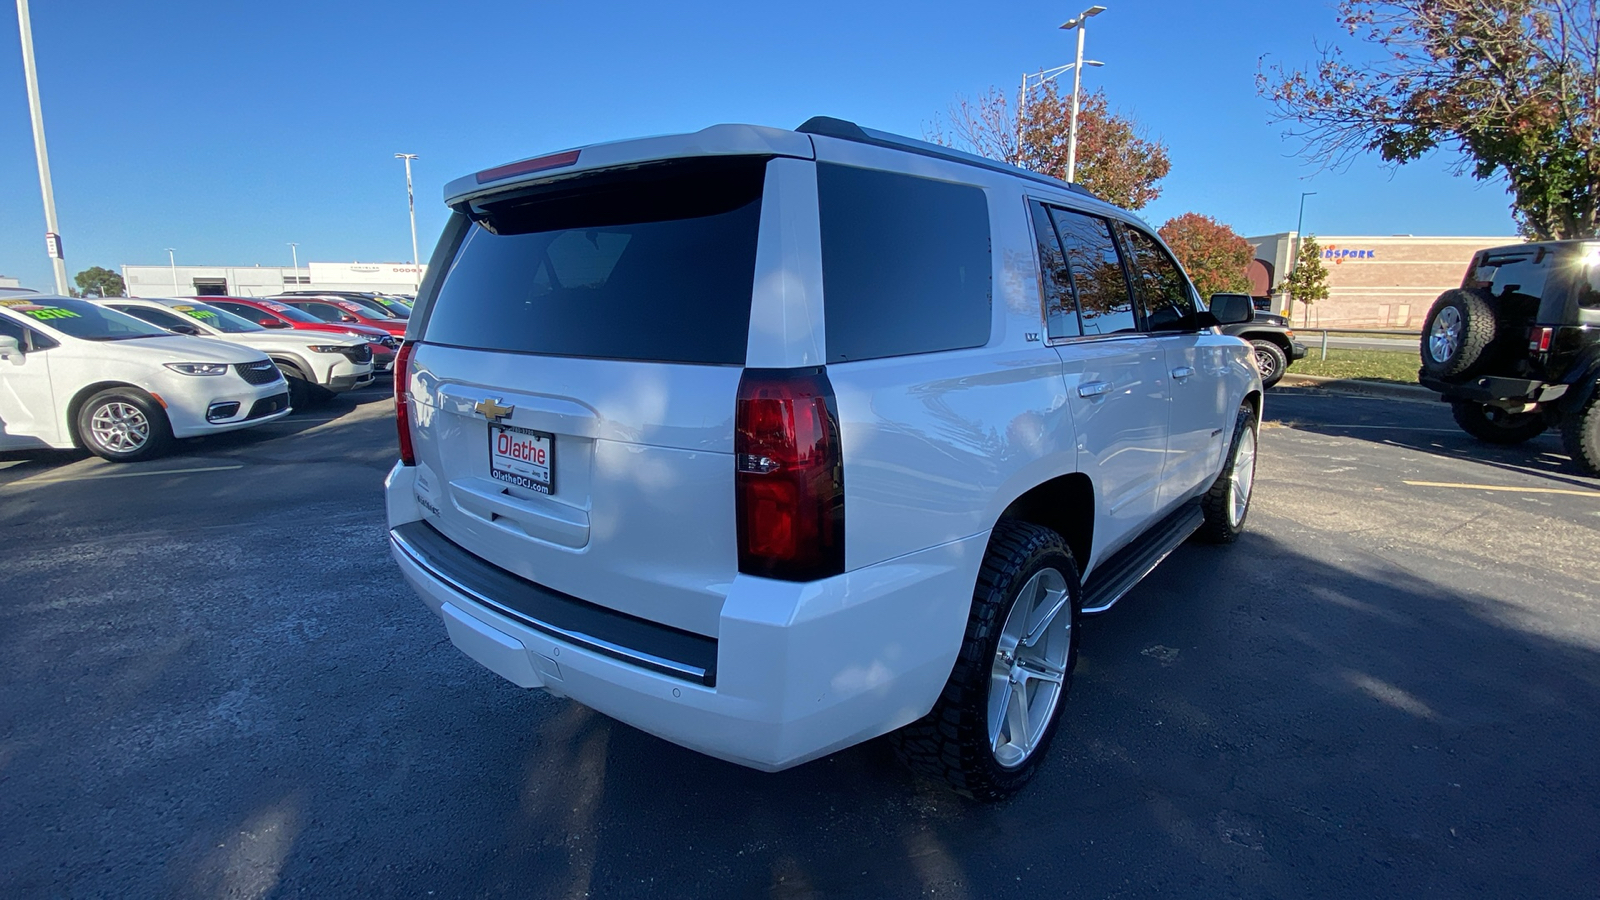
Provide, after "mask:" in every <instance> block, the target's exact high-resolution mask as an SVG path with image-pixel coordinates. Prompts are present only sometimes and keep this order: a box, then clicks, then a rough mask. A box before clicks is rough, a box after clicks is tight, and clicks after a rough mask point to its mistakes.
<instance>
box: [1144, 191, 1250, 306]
mask: <svg viewBox="0 0 1600 900" xmlns="http://www.w3.org/2000/svg"><path fill="white" fill-rule="evenodd" d="M1159 233H1160V235H1161V239H1162V240H1164V241H1166V242H1167V246H1168V247H1171V248H1172V252H1173V254H1174V255H1176V256H1177V257H1178V262H1179V263H1180V264H1181V265H1182V266H1183V270H1184V271H1185V272H1188V273H1189V279H1190V280H1191V281H1193V282H1194V286H1195V288H1196V289H1197V290H1199V291H1200V296H1202V297H1209V296H1211V295H1212V294H1216V293H1221V292H1223V291H1235V292H1239V293H1249V292H1250V279H1249V277H1248V276H1246V275H1245V270H1247V269H1248V268H1249V267H1250V261H1251V260H1253V259H1255V258H1256V248H1255V247H1253V246H1251V245H1250V242H1249V241H1247V240H1245V239H1244V238H1242V237H1240V236H1239V235H1238V233H1237V232H1235V231H1234V230H1233V229H1232V228H1229V227H1228V226H1226V225H1224V224H1222V223H1221V222H1218V221H1217V220H1216V219H1213V218H1211V217H1210V216H1202V215H1200V214H1199V213H1192V212H1191V213H1184V214H1183V215H1181V216H1178V217H1176V218H1173V219H1169V220H1167V224H1165V225H1162V226H1161V229H1160V232H1159Z"/></svg>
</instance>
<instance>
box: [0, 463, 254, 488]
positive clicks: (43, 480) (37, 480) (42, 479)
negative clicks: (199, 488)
mask: <svg viewBox="0 0 1600 900" xmlns="http://www.w3.org/2000/svg"><path fill="white" fill-rule="evenodd" d="M242 468H244V465H243V464H242V463H241V464H239V465H233V466H195V467H193V468H188V469H161V470H159V471H155V472H107V473H105V474H103V475H76V476H74V475H58V476H56V477H54V478H51V477H46V476H42V475H35V476H33V477H32V478H22V479H18V480H17V481H13V482H11V483H10V484H8V485H0V487H18V486H22V485H30V484H50V483H52V482H58V481H94V480H96V479H100V478H137V477H139V476H141V475H187V474H189V473H191V472H226V471H228V470H229V469H242Z"/></svg>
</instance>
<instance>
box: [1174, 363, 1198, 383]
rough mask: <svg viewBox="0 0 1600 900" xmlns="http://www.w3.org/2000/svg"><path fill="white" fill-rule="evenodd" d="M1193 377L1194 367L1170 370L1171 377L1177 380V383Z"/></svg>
mask: <svg viewBox="0 0 1600 900" xmlns="http://www.w3.org/2000/svg"><path fill="white" fill-rule="evenodd" d="M1193 375H1194V366H1179V367H1177V368H1176V369H1173V370H1172V377H1173V378H1176V379H1178V380H1179V381H1182V380H1184V379H1185V378H1190V377H1193Z"/></svg>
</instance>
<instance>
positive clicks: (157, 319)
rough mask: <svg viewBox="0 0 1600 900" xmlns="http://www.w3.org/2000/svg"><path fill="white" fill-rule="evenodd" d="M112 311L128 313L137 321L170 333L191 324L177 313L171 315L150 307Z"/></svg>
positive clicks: (123, 307)
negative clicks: (141, 320)
mask: <svg viewBox="0 0 1600 900" xmlns="http://www.w3.org/2000/svg"><path fill="white" fill-rule="evenodd" d="M112 309H115V310H116V311H117V312H123V313H127V314H128V315H130V316H133V317H134V318H135V319H143V320H144V321H146V322H149V323H150V324H151V325H154V326H156V327H157V328H165V329H167V330H168V331H171V330H172V329H174V328H182V327H183V326H185V325H187V324H189V323H187V322H185V321H184V320H183V317H182V316H180V315H178V314H177V313H169V312H166V311H165V310H160V309H151V308H150V307H148V306H114V307H112Z"/></svg>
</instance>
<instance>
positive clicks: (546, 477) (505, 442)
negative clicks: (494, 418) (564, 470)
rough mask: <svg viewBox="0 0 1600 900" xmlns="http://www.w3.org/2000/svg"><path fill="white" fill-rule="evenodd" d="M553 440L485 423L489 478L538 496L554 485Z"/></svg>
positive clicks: (541, 434) (532, 432) (542, 433)
mask: <svg viewBox="0 0 1600 900" xmlns="http://www.w3.org/2000/svg"><path fill="white" fill-rule="evenodd" d="M552 443H553V439H552V438H551V436H550V435H548V434H545V433H544V432H542V431H534V430H532V429H529V428H518V427H517V426H515V425H497V424H495V423H493V422H491V423H489V477H490V478H493V479H495V480H496V481H504V482H505V483H506V484H514V485H516V486H517V487H520V488H526V489H528V490H530V491H538V492H539V493H541V494H548V493H550V490H551V486H552V485H553V484H554V479H553V477H552V476H553V475H554V474H555V459H554V457H553V456H552V454H551V450H552V447H551V445H552Z"/></svg>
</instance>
